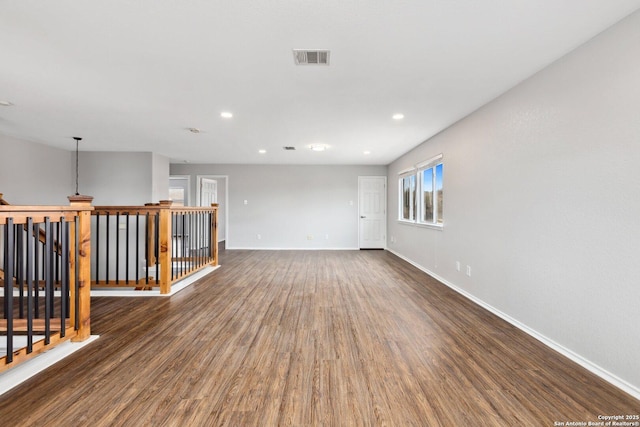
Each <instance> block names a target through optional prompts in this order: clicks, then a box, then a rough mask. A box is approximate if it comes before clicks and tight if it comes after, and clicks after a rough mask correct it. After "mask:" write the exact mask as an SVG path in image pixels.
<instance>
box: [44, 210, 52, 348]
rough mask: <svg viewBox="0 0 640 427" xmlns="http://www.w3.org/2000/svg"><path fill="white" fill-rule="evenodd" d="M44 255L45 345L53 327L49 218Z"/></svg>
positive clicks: (47, 219) (46, 218) (46, 227)
mask: <svg viewBox="0 0 640 427" xmlns="http://www.w3.org/2000/svg"><path fill="white" fill-rule="evenodd" d="M44 234H45V238H44V253H43V254H42V258H43V259H44V269H43V274H44V283H45V284H44V343H45V344H47V345H48V344H49V343H50V342H51V339H50V333H51V325H50V323H49V318H50V317H51V306H50V305H49V293H50V292H51V287H52V283H51V270H52V269H51V257H50V256H49V254H50V252H51V221H50V220H49V217H48V216H47V217H45V218H44Z"/></svg>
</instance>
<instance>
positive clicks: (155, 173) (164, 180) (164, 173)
mask: <svg viewBox="0 0 640 427" xmlns="http://www.w3.org/2000/svg"><path fill="white" fill-rule="evenodd" d="M168 199H169V158H168V157H165V156H161V155H160V154H155V153H152V155H151V200H150V201H152V202H154V203H155V202H158V201H160V200H168Z"/></svg>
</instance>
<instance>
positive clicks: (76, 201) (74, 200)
mask: <svg viewBox="0 0 640 427" xmlns="http://www.w3.org/2000/svg"><path fill="white" fill-rule="evenodd" d="M67 198H68V199H69V203H70V204H71V205H90V204H91V202H92V201H93V196H83V195H82V194H75V195H73V196H69V197H67Z"/></svg>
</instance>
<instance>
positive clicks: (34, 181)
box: [0, 135, 75, 205]
mask: <svg viewBox="0 0 640 427" xmlns="http://www.w3.org/2000/svg"><path fill="white" fill-rule="evenodd" d="M0 193H4V199H5V200H6V201H8V202H9V203H11V204H13V205H68V204H69V200H68V199H67V196H70V195H72V194H74V193H75V152H69V151H65V150H60V149H58V148H53V147H48V146H46V145H42V144H38V143H35V142H29V141H23V140H19V139H15V138H11V137H8V136H3V135H0Z"/></svg>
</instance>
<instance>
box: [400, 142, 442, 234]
mask: <svg viewBox="0 0 640 427" xmlns="http://www.w3.org/2000/svg"><path fill="white" fill-rule="evenodd" d="M442 181H443V163H442V154H440V155H438V156H436V157H433V158H431V159H429V160H427V161H426V162H421V163H419V164H417V165H416V166H415V168H413V169H409V170H405V171H402V172H400V174H399V176H398V182H399V207H400V209H399V215H398V219H399V220H400V221H403V222H412V223H416V224H422V225H431V226H440V227H441V226H442V224H443V221H444V219H443V218H444V216H443V186H442Z"/></svg>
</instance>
